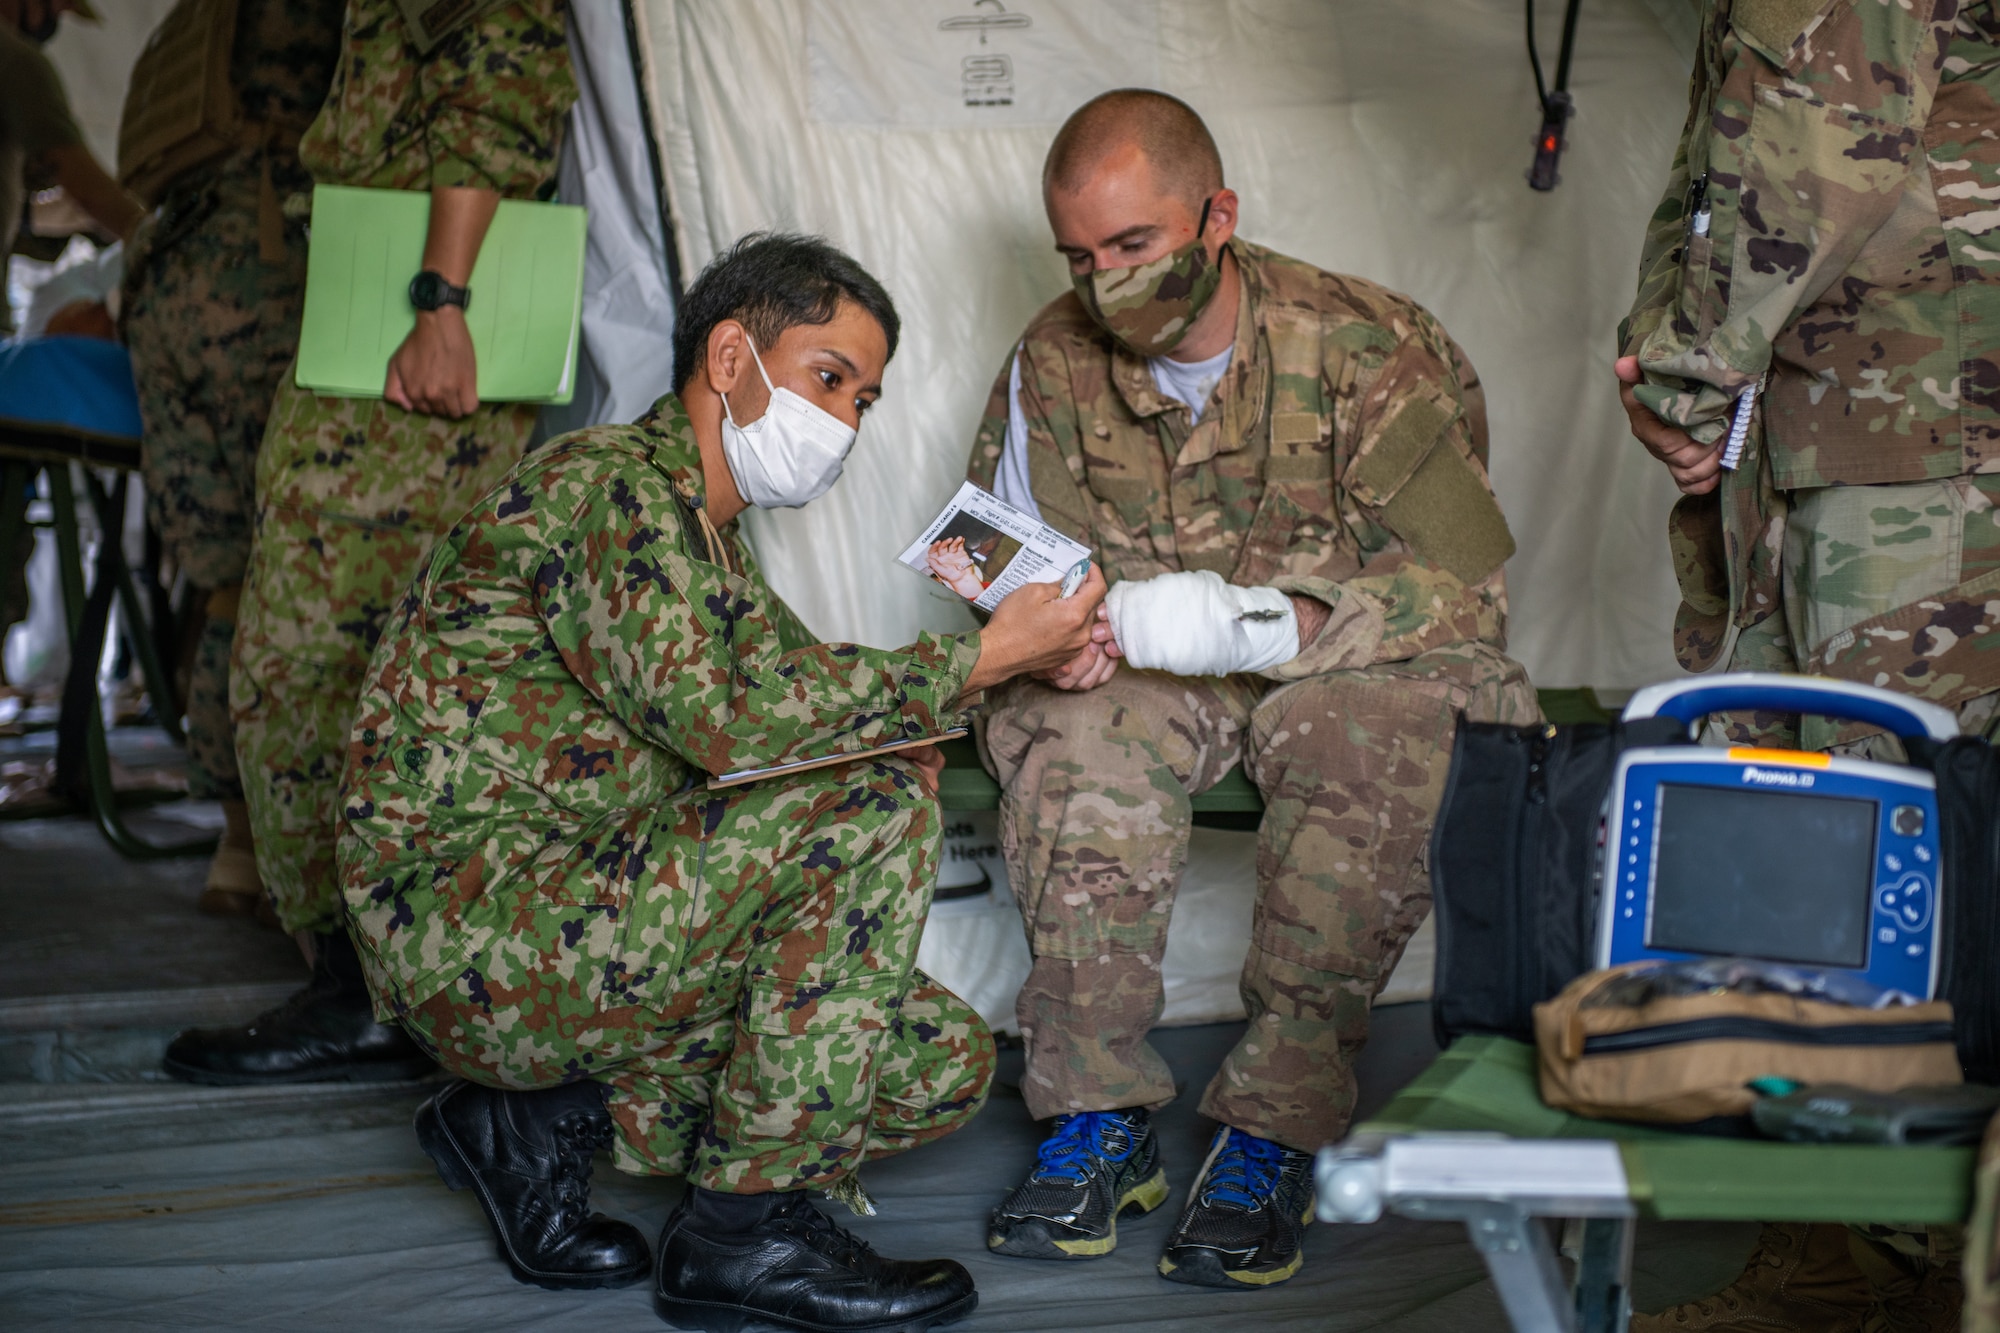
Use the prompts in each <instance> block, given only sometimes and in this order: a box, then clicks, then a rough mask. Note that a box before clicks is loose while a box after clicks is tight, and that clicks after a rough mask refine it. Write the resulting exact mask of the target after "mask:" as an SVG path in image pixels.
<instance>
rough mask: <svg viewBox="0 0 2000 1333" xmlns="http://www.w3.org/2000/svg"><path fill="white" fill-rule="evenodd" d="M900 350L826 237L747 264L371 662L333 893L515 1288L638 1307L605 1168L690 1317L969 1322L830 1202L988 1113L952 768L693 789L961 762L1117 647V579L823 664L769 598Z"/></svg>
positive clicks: (479, 527) (709, 291) (499, 501)
mask: <svg viewBox="0 0 2000 1333" xmlns="http://www.w3.org/2000/svg"><path fill="white" fill-rule="evenodd" d="M897 328H898V324H897V318H896V313H895V308H894V306H893V305H892V304H891V303H890V301H889V297H888V295H887V293H885V292H884V291H883V290H882V288H881V286H880V285H879V284H878V283H877V282H876V281H875V279H874V278H872V277H870V276H869V275H868V274H867V273H866V272H865V271H864V270H863V269H861V267H860V266H859V265H857V264H855V263H854V261H853V260H851V259H849V258H848V257H847V256H845V255H843V254H841V253H840V252H839V251H837V250H834V249H833V248H832V247H831V246H829V245H827V244H826V243H825V242H823V241H819V240H814V239H807V238H801V237H793V236H759V237H751V238H749V239H746V240H745V241H743V242H741V243H740V244H739V245H738V246H737V247H736V248H735V249H734V250H733V251H731V252H730V253H728V254H726V255H724V256H722V257H721V258H719V259H717V260H716V261H715V262H714V263H713V264H712V265H710V267H709V269H708V270H707V271H706V272H705V273H703V275H702V276H701V278H700V279H699V280H698V281H697V282H696V283H695V284H694V286H693V287H692V288H691V289H690V290H689V291H688V294H687V297H686V299H685V300H684V301H683V302H682V303H681V306H680V310H679V313H678V317H677V322H676V325H675V329H674V368H675V381H676V388H675V391H674V393H673V394H671V395H669V396H668V397H666V398H663V399H661V400H660V402H659V403H658V404H656V405H655V406H654V408H653V410H652V412H651V413H650V414H649V415H648V416H647V417H645V418H644V419H643V420H641V421H639V422H638V423H637V424H635V425H631V426H605V427H598V428H594V429H590V430H585V431H579V432H577V433H576V434H573V435H568V436H565V437H563V438H562V439H560V440H557V441H555V442H553V443H551V444H550V445H549V446H548V447H546V448H545V449H543V450H541V451H540V452H539V453H537V454H536V455H535V456H534V457H533V458H532V459H530V460H528V461H526V462H524V463H523V464H522V465H521V467H520V468H519V469H518V470H517V471H516V472H515V473H514V475H513V476H512V477H510V478H509V479H508V480H507V481H506V482H505V483H504V484H503V485H501V486H500V487H499V488H498V489H496V490H495V491H494V492H493V493H492V494H490V495H488V496H487V497H486V498H485V499H484V500H482V501H480V502H479V503H478V504H477V505H476V506H474V508H473V509H472V511H471V512H470V513H468V514H467V515H466V516H465V517H464V518H463V519H462V520H461V521H460V522H459V523H458V525H457V526H456V527H455V528H453V529H452V531H451V533H450V534H449V535H448V536H446V537H445V538H444V540H442V541H440V542H439V543H438V545H437V547H436V549H435V550H434V551H433V553H432V555H431V557H430V560H429V562H428V564H427V566H426V567H425V569H424V570H423V572H422V574H421V577H420V578H419V579H418V581H417V584H416V586H415V587H414V588H413V589H411V591H410V593H409V596H408V598H407V600H406V601H405V602H404V603H403V605H402V607H401V609H400V610H399V611H398V612H397V613H395V615H394V616H393V617H392V618H391V621H390V623H389V625H388V627H387V629H386V632H385V633H384V635H383V639H382V644H381V647H380V648H379V649H378V650H377V651H376V653H375V658H374V662H373V664H372V667H371V669H370V673H369V678H368V682H367V686H366V688H365V690H364V692H363V695H362V700H361V706H360V709H359V712H358V714H357V716H356V719H355V729H354V733H353V745H352V748H351V750H350V752H349V755H348V763H347V778H346V784H347V788H346V794H345V797H344V801H343V811H344V816H345V824H344V828H343V832H342V835H341V842H340V866H341V873H342V882H343V889H344V892H345V894H346V898H347V904H348V906H349V908H350V909H351V911H352V914H353V919H354V921H355V929H356V933H357V937H358V938H359V939H360V941H361V944H362V952H363V956H364V959H365V961H364V968H365V970H366V972H367V974H368V976H369V979H370V981H371V983H372V984H373V986H374V988H375V991H376V994H377V996H378V998H379V1002H380V1007H381V1009H382V1010H383V1012H384V1013H393V1014H394V1015H395V1016H396V1017H398V1018H400V1019H401V1020H402V1021H403V1022H404V1023H405V1024H406V1025H408V1027H409V1028H410V1030H411V1031H413V1032H414V1033H416V1034H417V1035H418V1037H419V1039H420V1040H421V1042H422V1044H423V1045H424V1047H425V1049H426V1050H428V1051H430V1052H431V1053H432V1054H434V1055H435V1056H436V1057H437V1059H438V1061H439V1063H440V1064H442V1065H443V1066H444V1067H445V1068H446V1069H447V1070H449V1071H450V1072H452V1073H454V1074H456V1075H458V1076H460V1077H461V1078H462V1079H465V1080H467V1081H466V1082H462V1083H456V1084H453V1085H452V1086H451V1087H449V1088H447V1089H446V1090H445V1091H443V1092H441V1093H439V1094H438V1095H437V1096H436V1097H435V1098H433V1099H432V1100H431V1101H430V1102H429V1103H427V1104H426V1105H425V1106H424V1108H423V1109H422V1110H421V1111H419V1112H418V1117H417V1125H418V1131H419V1134H420V1136H421V1138H422V1140H423V1143H424V1147H425V1149H426V1150H427V1151H428V1152H429V1153H430V1154H431V1155H432V1157H433V1158H435V1159H436V1160H437V1163H438V1167H439V1171H440V1174H442V1175H443V1177H444V1179H445V1180H446V1182H447V1183H449V1184H451V1185H452V1186H454V1187H455V1188H465V1187H468V1186H471V1187H474V1188H476V1189H477V1190H478V1191H479V1194H480V1198H481V1202H482V1203H483V1204H484V1205H485V1207H486V1210H487V1214H488V1216H489V1218H490V1219H491V1221H492V1223H493V1225H494V1229H495V1231H496V1232H497V1233H498V1235H499V1238H500V1245H501V1251H502V1253H503V1255H504V1256H505V1257H506V1259H507V1261H508V1263H509V1264H510V1266H511V1267H512V1268H513V1271H514V1273H515V1275H516V1276H517V1277H519V1278H521V1279H522V1280H523V1281H528V1282H535V1283H540V1284H542V1285H545V1286H607V1285H612V1284H614V1283H618V1282H623V1281H629V1280H632V1279H635V1278H637V1277H638V1276H639V1275H640V1274H641V1273H643V1271H644V1268H645V1263H646V1247H645V1242H644V1241H643V1240H642V1239H640V1237H639V1236H638V1234H637V1233H636V1232H634V1231H633V1229H632V1228H631V1227H630V1226H628V1225H626V1224H624V1223H622V1222H615V1221H612V1220H610V1219H608V1218H604V1217H602V1216H597V1215H593V1214H591V1213H590V1212H589V1206H588V1201H587V1183H588V1168H589V1153H590V1150H591V1148H592V1147H593V1146H601V1145H602V1144H603V1143H604V1142H606V1141H609V1142H610V1144H611V1146H612V1148H613V1155H614V1160H615V1161H616V1163H617V1164H618V1166H619V1167H621V1168H622V1169H624V1170H627V1171H633V1172H639V1173H645V1174H659V1175H678V1176H685V1177H687V1178H688V1180H689V1182H690V1184H691V1186H692V1188H691V1189H690V1190H689V1192H688V1195H687V1197H686V1199H685V1201H684V1202H683V1203H682V1205H681V1206H680V1208H679V1209H677V1210H676V1212H675V1213H674V1214H673V1216H672V1217H671V1218H670V1219H669V1220H668V1222H667V1226H666V1230H665V1232H664V1233H663V1234H662V1236H661V1239H660V1256H659V1279H658V1290H657V1295H658V1299H659V1302H660V1309H661V1312H662V1313H663V1314H664V1315H665V1316H666V1317H667V1318H668V1319H669V1320H670V1321H671V1322H674V1323H676V1324H679V1325H681V1326H684V1327H690V1326H691V1327H702V1328H715V1329H722V1328H728V1329H735V1328H737V1327H739V1326H740V1321H741V1320H742V1319H743V1318H745V1317H751V1318H755V1319H761V1320H768V1321H771V1322H773V1323H777V1324H779V1325H782V1326H784V1327H791V1328H805V1329H814V1330H832V1329H845V1328H857V1329H858V1328H868V1329H880V1330H888V1329H892V1328H894V1329H905V1330H909V1331H910V1333H922V1330H924V1329H927V1328H929V1327H931V1326H932V1325H933V1324H934V1323H945V1322H949V1321H950V1320H952V1319H955V1318H957V1317H959V1316H960V1315H963V1314H966V1313H968V1312H970V1310H971V1309H972V1307H973V1305H974V1303H975V1302H976V1300H977V1294H976V1292H975V1291H974V1290H973V1286H972V1279H971V1276H970V1275H969V1274H968V1273H967V1272H966V1271H965V1269H964V1268H962V1267H961V1266H959V1265H958V1264H955V1263H951V1262H949V1261H942V1260H940V1261H931V1262H923V1263H903V1262H898V1261H893V1260H886V1259H882V1258H880V1257H879V1256H876V1255H874V1254H873V1253H872V1252H871V1251H869V1250H868V1248H867V1247H866V1246H865V1245H862V1244H861V1243H860V1242H858V1241H856V1240H855V1239H854V1238H853V1237H851V1236H849V1235H848V1234H847V1233H845V1232H843V1231H841V1230H840V1229H839V1228H837V1227H835V1226H834V1225H833V1224H832V1223H831V1222H829V1221H828V1220H827V1219H826V1218H825V1217H824V1216H822V1215H821V1214H820V1213H819V1211H818V1210H817V1209H816V1208H815V1207H814V1206H813V1205H812V1204H811V1203H810V1202H809V1201H808V1199H807V1197H806V1195H805V1193H804V1192H805V1191H806V1190H808V1189H834V1190H835V1191H836V1192H840V1189H841V1187H842V1185H843V1182H848V1181H850V1180H851V1178H852V1175H853V1172H854V1171H855V1169H856V1168H857V1167H858V1166H859V1165H860V1164H861V1162H862V1161H863V1160H864V1159H865V1158H867V1157H871V1156H881V1155H885V1154H888V1153H893V1152H900V1151H902V1150H904V1149H907V1148H911V1147H914V1146H916V1145H917V1144H919V1143H922V1142H925V1141H926V1140H929V1139H933V1138H936V1137H938V1136H940V1135H943V1134H946V1133H949V1132H950V1131H951V1130H953V1129H955V1128H957V1127H958V1126H959V1125H961V1124H963V1123H964V1122H965V1121H966V1120H967V1119H968V1118H969V1117H970V1116H971V1115H972V1114H973V1113H974V1112H975V1111H976V1110H977V1109H978V1108H979V1106H980V1104H981V1103H982V1102H983V1100H984V1098H985V1090H986V1083H987V1080H988V1078H989V1076H990V1074H991V1072H992V1063H993V1046H992V1039H991V1038H990V1036H989V1035H988V1034H987V1032H986V1029H985V1027H984V1026H983V1025H982V1024H981V1023H980V1021H979V1019H978V1017H977V1016H976V1015H975V1014H974V1013H973V1012H972V1011H971V1010H970V1009H968V1008H967V1007H966V1006H965V1005H964V1004H963V1003H962V1002H960V1001H959V1000H958V999H956V998H955V997H954V996H952V995H951V994H949V993H948V992H946V991H945V990H943V989H942V988H941V987H939V986H937V985H936V984H935V983H933V982H931V981H930V980H929V979H928V978H927V977H925V976H923V974H921V973H919V972H917V971H915V970H914V960H915V958H916V950H917V940H918V936H919V935H920V934H921V932H922V929H923V922H924V917H925V914H926V911H927V909H928V907H929V903H930V892H931V887H932V885H933V883H934V881H935V878H936V865H937V854H938V843H939V824H940V815H939V810H938V804H937V795H936V790H935V775H936V771H937V769H938V767H939V766H940V765H941V764H942V760H941V758H939V757H938V755H937V752H936V751H935V750H933V749H929V748H918V749H913V750H908V751H904V752H900V753H898V754H895V755H890V756H884V757H881V758H877V759H872V760H867V759H864V760H857V761H854V762H850V763H844V764H835V765H833V766H829V767H821V768H817V769H813V770H810V771H807V772H803V773H798V774H793V775H786V776H777V777H771V778H767V779H764V780H761V781H756V782H752V783H749V784H747V785H740V786H736V787H733V788H723V789H711V788H708V787H706V786H703V785H701V779H702V778H703V777H704V776H705V775H709V774H729V773H737V772H741V771H744V770H747V769H758V768H766V767H769V766H771V765H774V764H781V763H785V762H788V761H793V760H800V759H815V758H824V757H828V756H833V755H839V754H843V753H853V752H856V751H860V750H865V749H868V748H871V747H874V746H878V745H882V744H886V743H890V742H895V741H901V740H909V739H913V738H917V737H922V736H928V735H935V734H936V733H937V732H939V731H940V730H941V729H943V728H945V727H947V726H949V725H951V724H952V723H953V722H955V721H956V719H957V716H958V709H959V707H960V705H961V702H962V700H963V699H964V698H965V697H966V696H968V695H970V694H973V693H975V692H977V691H979V690H982V689H984V688H986V687H988V686H990V685H994V684H997V683H999V682H1000V681H1002V680H1004V679H1006V678H1007V677H1008V676H1010V675H1012V674H1014V673H1015V672H1018V671H1024V670H1035V669H1041V668H1045V667H1049V666H1052V665H1055V664H1058V663H1061V662H1064V661H1067V660H1069V659H1070V658H1072V657H1073V656H1075V654H1076V653H1077V652H1079V651H1080V650H1081V649H1082V647H1083V645H1084V644H1085V643H1088V642H1089V641H1091V639H1092V637H1093V635H1094V634H1096V633H1098V632H1099V631H1098V630H1097V626H1098V625H1099V623H1100V622H1099V621H1098V620H1097V617H1096V615H1095V612H1096V609H1097V605H1098V600H1099V598H1100V597H1101V596H1102V594H1103V590H1104V583H1103V580H1102V578H1101V577H1098V578H1093V579H1092V580H1091V581H1090V582H1088V583H1087V584H1086V585H1085V586H1084V588H1083V589H1082V590H1081V591H1080V592H1079V593H1078V594H1077V596H1075V597H1074V598H1071V599H1067V600H1065V599H1062V598H1061V597H1060V596H1059V595H1058V594H1057V591H1056V589H1055V588H1054V587H1052V586H1050V585H1046V584H1042V585H1030V586H1029V587H1027V588H1024V589H1021V590H1018V591H1016V592H1015V593H1014V594H1013V595H1012V596H1010V597H1008V598H1007V599H1006V601H1005V602H1003V603H1002V604H1001V606H1000V608H999V610H998V611H996V612H995V614H994V616H993V619H992V622H991V623H990V625H989V626H988V627H987V629H986V630H985V632H984V633H983V634H957V635H937V634H924V635H921V636H920V637H919V638H918V640H917V641H916V642H915V643H914V644H912V645H910V646H909V647H908V648H905V649H901V650H898V651H895V652H882V651H877V650H874V649H868V648H861V647H857V646H854V645H851V644H822V643H819V642H818V641H817V640H816V639H815V638H814V637H813V636H812V635H811V634H810V633H809V632H808V631H807V630H806V628H805V627H804V626H803V625H802V624H801V623H800V622H799V620H798V619H797V617H796V616H794V615H793V614H792V612H791V610H790V609H789V608H788V607H786V605H785V604H784V603H783V602H782V601H780V600H779V599H778V598H777V596H776V595H775V594H773V593H772V592H771V590H770V588H769V586H768V585H767V584H766V583H765V582H764V579H763V576H762V575H761V574H760V573H759V572H758V570H757V568H756V565H755V563H754V562H753V561H752V560H751V559H750V557H749V554H748V552H747V551H746V550H745V548H744V547H743V545H742V543H741V542H740V541H739V540H738V537H737V534H736V530H735V527H734V520H735V518H736V516H737V515H738V514H739V513H741V512H742V510H743V509H744V507H745V505H746V504H751V503H754V504H758V505H762V506H765V507H773V506H788V507H789V506H797V505H802V504H805V503H807V502H809V501H811V500H813V499H814V498H816V497H817V496H819V495H820V494H822V493H823V492H824V491H825V490H826V489H827V487H829V486H831V485H832V484H833V482H834V480H835V478H836V477H837V476H838V475H839V472H840V469H841V466H842V464H843V462H844V460H845V457H846V454H847V451H848V449H849V448H850V447H851V446H852V444H853V442H854V438H855V432H856V428H857V427H858V426H859V424H860V420H861V416H862V414H863V412H864V411H865V410H866V409H867V408H868V406H869V405H870V404H871V403H872V402H873V401H874V400H875V397H876V396H877V394H878V393H879V392H880V382H881V375H882V371H883V368H884V367H885V366H886V364H887V363H888V360H889V358H890V357H891V356H892V355H893V354H894V352H895V348H896V337H897ZM607 1105H608V1115H607ZM524 1143H525V1144H537V1145H540V1144H546V1145H547V1147H546V1148H545V1150H542V1151H539V1152H536V1153H534V1154H532V1155H531V1154H529V1153H527V1152H525V1151H523V1148H522V1145H523V1144H524ZM854 1188H855V1187H853V1186H851V1185H849V1186H847V1189H848V1190H849V1191H850V1192H851V1191H852V1190H853V1189H854ZM551 1219H554V1220H551ZM763 1326H764V1325H763V1324H759V1327H763Z"/></svg>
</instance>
